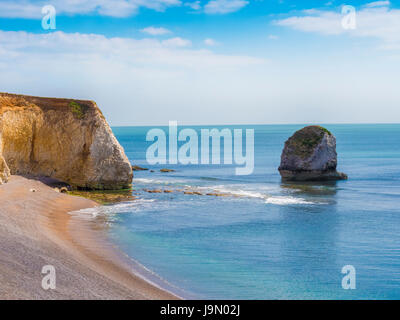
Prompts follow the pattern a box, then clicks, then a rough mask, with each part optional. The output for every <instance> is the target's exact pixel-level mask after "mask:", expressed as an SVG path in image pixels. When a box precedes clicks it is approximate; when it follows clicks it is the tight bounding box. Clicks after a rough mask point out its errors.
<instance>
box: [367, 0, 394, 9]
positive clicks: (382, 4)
mask: <svg viewBox="0 0 400 320" xmlns="http://www.w3.org/2000/svg"><path fill="white" fill-rule="evenodd" d="M385 6H390V1H375V2H370V3H367V4H366V5H365V7H367V8H376V7H385Z"/></svg>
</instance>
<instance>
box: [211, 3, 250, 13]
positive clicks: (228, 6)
mask: <svg viewBox="0 0 400 320" xmlns="http://www.w3.org/2000/svg"><path fill="white" fill-rule="evenodd" d="M248 4H249V1H245V0H211V1H209V2H208V3H207V4H206V5H205V6H204V12H205V13H208V14H225V13H231V12H235V11H238V10H240V9H242V8H243V7H245V6H247V5H248Z"/></svg>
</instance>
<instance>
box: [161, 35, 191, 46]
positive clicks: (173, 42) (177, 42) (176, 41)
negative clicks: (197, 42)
mask: <svg viewBox="0 0 400 320" xmlns="http://www.w3.org/2000/svg"><path fill="white" fill-rule="evenodd" d="M162 44H163V45H164V46H167V47H178V48H179V47H180V48H183V47H190V46H191V45H192V42H191V41H190V40H187V39H182V38H180V37H175V38H171V39H167V40H164V41H162Z"/></svg>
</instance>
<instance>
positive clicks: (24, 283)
mask: <svg viewBox="0 0 400 320" xmlns="http://www.w3.org/2000/svg"><path fill="white" fill-rule="evenodd" d="M30 189H35V190H36V192H31V191H30ZM93 206H96V203H94V202H92V201H90V200H87V199H83V198H80V197H73V196H69V195H65V194H60V193H57V192H55V191H54V190H53V189H52V188H50V187H48V186H47V185H45V184H43V183H41V182H40V181H36V180H31V179H26V178H23V177H19V176H12V177H11V179H10V181H9V182H8V183H7V184H4V185H1V186H0V253H1V254H0V299H174V298H176V297H175V296H174V295H172V294H170V293H168V292H166V291H164V290H161V289H160V288H159V287H158V286H156V285H153V284H152V283H150V282H148V281H146V280H144V279H143V278H142V277H141V276H139V275H138V274H139V273H138V274H136V273H135V271H134V270H133V269H132V266H131V265H129V264H128V263H124V261H123V259H121V253H120V252H118V250H117V249H116V248H113V247H112V245H111V244H110V243H107V242H106V241H105V240H104V237H103V236H102V234H103V231H104V230H101V229H102V227H98V228H99V229H100V230H98V229H97V227H96V226H101V224H94V223H93V221H91V222H89V221H88V222H87V223H85V222H84V221H82V219H76V218H74V217H72V216H71V215H70V214H68V212H71V211H75V210H79V209H83V208H89V207H93ZM45 265H52V266H54V267H55V270H56V289H54V290H51V289H50V290H44V289H43V288H42V286H41V283H42V278H43V276H44V275H42V274H41V270H42V267H43V266H45Z"/></svg>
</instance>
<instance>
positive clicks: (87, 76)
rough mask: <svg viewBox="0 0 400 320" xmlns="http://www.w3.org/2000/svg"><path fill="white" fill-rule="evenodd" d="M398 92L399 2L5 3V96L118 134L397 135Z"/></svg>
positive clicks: (1, 73)
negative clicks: (206, 128) (371, 130)
mask: <svg viewBox="0 0 400 320" xmlns="http://www.w3.org/2000/svg"><path fill="white" fill-rule="evenodd" d="M46 5H52V6H53V7H54V9H55V12H56V15H55V21H56V24H55V29H44V28H43V26H42V20H43V18H44V17H45V16H46V12H43V13H42V9H43V7H44V6H46ZM345 5H347V6H352V7H354V9H355V14H354V15H352V12H349V11H346V10H345V11H343V10H344V9H343V7H344V6H345ZM346 8H347V7H346ZM353 17H355V20H354V19H353ZM349 19H350V20H349ZM44 20H45V21H44V22H45V27H46V26H48V25H49V21H50V20H48V19H44ZM354 21H355V22H354ZM399 80H400V1H376V2H371V1H358V0H354V1H353V0H348V2H346V3H344V2H342V1H336V0H333V1H329V0H326V1H316V0H307V1H295V0H200V1H199V0H197V1H196V0H113V1H112V0H111V1H110V0H90V1H89V0H69V1H61V0H54V1H33V0H13V1H8V0H5V1H4V0H0V92H10V93H20V94H28V95H38V96H48V97H66V98H74V99H88V100H94V101H96V102H97V104H98V106H99V107H100V108H101V110H102V111H103V113H104V114H105V116H106V118H107V119H108V121H109V122H110V124H111V125H113V126H128V125H167V124H168V122H169V121H178V124H186V125H201V124H204V125H206V124H209V125H212V124H283V123H302V124H313V123H321V124H323V123H398V122H399V120H400V89H399V83H400V81H399Z"/></svg>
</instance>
